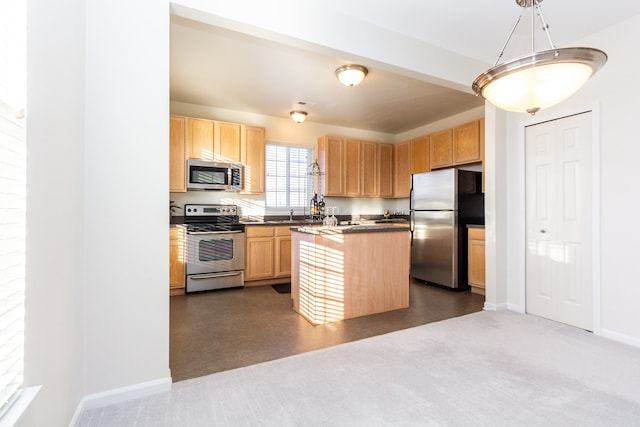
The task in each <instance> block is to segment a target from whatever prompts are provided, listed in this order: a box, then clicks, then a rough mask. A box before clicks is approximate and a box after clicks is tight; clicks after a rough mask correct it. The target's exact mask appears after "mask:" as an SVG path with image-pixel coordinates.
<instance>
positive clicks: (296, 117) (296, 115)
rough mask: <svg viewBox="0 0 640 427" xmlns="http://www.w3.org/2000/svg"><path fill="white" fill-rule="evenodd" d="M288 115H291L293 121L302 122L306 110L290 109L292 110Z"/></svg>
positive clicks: (305, 116) (305, 115)
mask: <svg viewBox="0 0 640 427" xmlns="http://www.w3.org/2000/svg"><path fill="white" fill-rule="evenodd" d="M289 115H290V116H291V118H292V119H293V121H294V122H296V123H302V122H304V119H306V118H307V112H306V111H301V110H295V111H292V112H290V113H289Z"/></svg>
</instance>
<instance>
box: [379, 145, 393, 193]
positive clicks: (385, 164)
mask: <svg viewBox="0 0 640 427" xmlns="http://www.w3.org/2000/svg"><path fill="white" fill-rule="evenodd" d="M393 147H394V145H393V144H378V147H377V148H378V191H377V194H378V196H379V197H385V198H391V197H393Z"/></svg>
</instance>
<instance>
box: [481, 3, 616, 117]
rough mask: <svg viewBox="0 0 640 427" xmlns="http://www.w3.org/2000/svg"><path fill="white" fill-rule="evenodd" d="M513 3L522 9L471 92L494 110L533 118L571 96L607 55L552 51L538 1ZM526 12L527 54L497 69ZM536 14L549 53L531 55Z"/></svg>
mask: <svg viewBox="0 0 640 427" xmlns="http://www.w3.org/2000/svg"><path fill="white" fill-rule="evenodd" d="M515 1H516V3H517V4H518V6H520V7H522V12H521V13H520V16H519V17H518V19H517V20H516V23H515V25H514V26H513V29H512V30H511V33H510V34H509V37H508V38H507V41H506V42H505V44H504V46H503V47H502V50H501V51H500V54H499V55H498V59H496V62H495V64H494V66H493V68H490V69H489V70H487V71H485V72H484V73H482V74H480V75H479V76H478V77H477V78H476V79H475V81H474V82H473V85H472V88H473V90H474V92H475V93H476V94H477V95H480V96H482V97H483V98H484V99H486V100H487V101H489V102H490V103H492V104H493V105H495V106H496V107H498V108H501V109H503V110H507V111H514V112H527V113H529V114H531V115H534V114H535V113H537V112H538V111H540V110H541V109H543V108H547V107H551V106H553V105H556V104H558V103H560V102H561V101H564V100H565V99H567V98H568V97H570V96H571V95H573V94H574V93H575V92H576V91H577V90H578V89H580V87H582V85H583V84H585V83H586V82H587V80H589V78H590V77H591V76H592V75H593V74H595V73H596V72H597V71H598V70H599V69H600V68H601V67H602V66H603V65H604V64H605V63H606V62H607V54H606V53H604V52H603V51H601V50H598V49H593V48H589V47H569V48H562V49H558V48H556V47H555V45H554V44H553V41H552V40H551V35H550V34H549V26H548V25H547V23H546V22H545V20H544V17H543V16H542V10H541V9H540V3H542V0H515ZM527 8H530V9H531V54H529V55H525V56H521V57H518V58H515V59H513V60H511V61H509V62H505V63H503V64H500V65H498V62H499V61H500V59H501V58H502V55H503V54H504V51H505V49H506V47H507V45H508V44H509V41H510V40H511V37H512V36H513V33H514V32H515V30H516V28H517V27H518V24H519V23H520V20H521V19H522V16H523V15H524V13H525V11H526V9H527ZM536 14H537V15H538V17H539V19H540V23H541V24H542V30H543V31H544V33H545V34H546V36H547V40H548V42H549V45H550V46H551V49H550V50H545V51H539V52H536V51H535V44H534V28H535V15H536Z"/></svg>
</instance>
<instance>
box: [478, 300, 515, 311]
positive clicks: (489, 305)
mask: <svg viewBox="0 0 640 427" xmlns="http://www.w3.org/2000/svg"><path fill="white" fill-rule="evenodd" d="M482 309H483V310H487V311H502V310H509V304H507V303H501V304H493V303H490V302H486V301H485V302H484V307H482Z"/></svg>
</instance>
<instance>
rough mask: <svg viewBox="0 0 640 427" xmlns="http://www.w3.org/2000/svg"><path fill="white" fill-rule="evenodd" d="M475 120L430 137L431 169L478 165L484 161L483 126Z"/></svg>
mask: <svg viewBox="0 0 640 427" xmlns="http://www.w3.org/2000/svg"><path fill="white" fill-rule="evenodd" d="M483 121H484V120H483V119H480V120H474V121H472V122H469V123H465V124H463V125H460V126H456V127H454V128H452V129H445V130H443V131H440V132H436V133H432V134H431V135H430V141H429V145H430V147H429V148H430V154H431V159H430V165H431V169H437V168H444V167H450V166H458V165H464V164H469V163H478V162H481V161H482V160H483V153H482V151H483V148H482V139H481V138H482V137H484V135H481V134H482V133H483V131H481V124H482V123H483Z"/></svg>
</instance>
